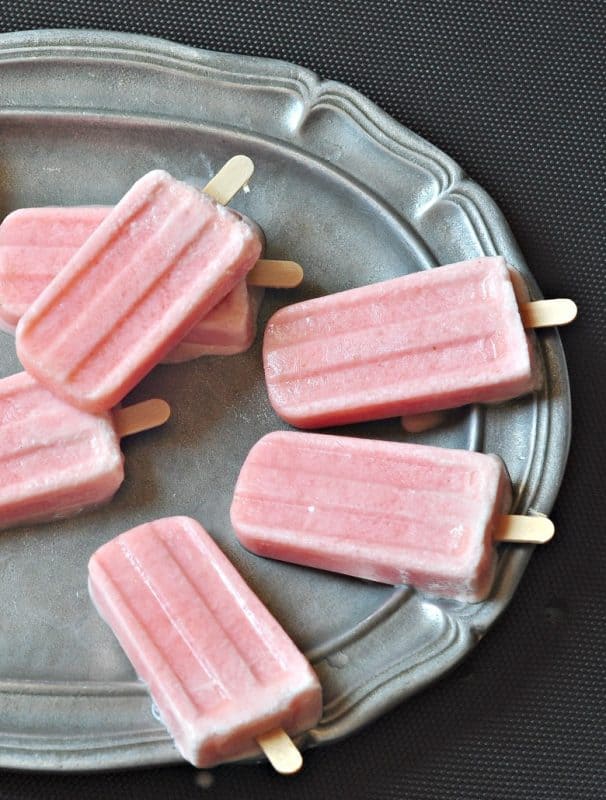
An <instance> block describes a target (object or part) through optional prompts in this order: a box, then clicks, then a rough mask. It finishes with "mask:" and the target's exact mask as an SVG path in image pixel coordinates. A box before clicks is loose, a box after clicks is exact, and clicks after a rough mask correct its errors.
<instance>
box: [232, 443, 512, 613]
mask: <svg viewBox="0 0 606 800" xmlns="http://www.w3.org/2000/svg"><path fill="white" fill-rule="evenodd" d="M510 504H511V486H510V483H509V478H508V476H507V473H506V470H505V467H504V465H503V463H502V461H501V460H500V459H499V458H497V456H493V455H485V454H482V453H474V452H467V451H461V450H451V449H446V448H438V447H429V446H426V445H412V444H403V443H397V442H386V441H374V440H369V439H355V438H350V437H342V436H329V435H324V434H316V433H298V432H292V431H291V432H286V431H279V432H275V433H270V434H268V435H267V436H265V437H264V438H263V439H261V440H260V441H259V442H258V443H257V444H256V445H255V446H254V447H253V448H252V450H251V451H250V453H249V455H248V457H247V458H246V461H245V463H244V465H243V467H242V470H241V472H240V476H239V478H238V481H237V484H236V488H235V492H234V499H233V503H232V507H231V520H232V524H233V527H234V530H235V531H236V535H237V536H238V538H239V540H240V541H241V542H242V544H243V545H244V546H245V547H246V548H248V549H249V550H251V551H252V552H254V553H257V554H258V555H262V556H267V557H270V558H276V559H280V560H283V561H292V562H294V563H298V564H304V565H306V566H311V567H316V568H319V569H325V570H331V571H335V572H342V573H345V574H348V575H354V576H356V577H359V578H366V579H368V580H374V581H379V582H382V583H389V584H401V583H406V584H412V585H414V586H416V587H417V588H419V589H421V590H423V591H425V592H428V593H430V594H433V595H440V596H443V597H450V598H455V599H458V600H463V601H468V602H478V601H480V600H482V599H484V598H485V597H486V595H487V594H488V592H489V590H490V587H491V584H492V580H493V573H494V566H495V560H496V557H495V549H494V547H493V539H494V538H495V532H496V530H497V527H498V525H499V523H500V519H501V517H502V515H504V514H506V513H507V512H508V510H509V506H510Z"/></svg>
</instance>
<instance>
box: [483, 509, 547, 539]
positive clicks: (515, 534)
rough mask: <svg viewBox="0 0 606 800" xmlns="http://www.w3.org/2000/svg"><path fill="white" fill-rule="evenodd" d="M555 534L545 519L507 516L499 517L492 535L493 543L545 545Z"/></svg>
mask: <svg viewBox="0 0 606 800" xmlns="http://www.w3.org/2000/svg"><path fill="white" fill-rule="evenodd" d="M554 532H555V528H554V525H553V522H552V521H551V520H550V519H548V518H547V517H525V516H522V515H520V514H507V515H505V516H503V517H501V519H500V522H499V526H498V528H497V531H496V533H495V535H494V541H495V542H514V543H517V544H545V542H548V541H549V540H550V539H551V537H552V536H553V534H554Z"/></svg>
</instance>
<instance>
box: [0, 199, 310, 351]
mask: <svg viewBox="0 0 606 800" xmlns="http://www.w3.org/2000/svg"><path fill="white" fill-rule="evenodd" d="M110 211H111V206H71V207H70V206H49V207H40V208H20V209H17V210H16V211H13V212H12V213H11V214H9V215H8V216H7V217H5V219H4V220H3V222H2V224H0V328H2V329H3V330H5V331H6V332H8V333H14V330H15V327H16V326H17V323H18V322H19V319H20V318H21V317H22V316H23V314H24V313H25V312H26V311H27V309H28V308H29V306H30V305H31V304H32V303H33V302H34V300H35V299H36V298H37V297H38V296H39V295H40V294H41V293H42V291H43V290H44V289H45V288H46V286H47V285H48V284H49V283H50V282H51V280H52V279H53V278H54V277H55V276H56V275H57V274H58V273H59V271H60V270H61V269H63V267H64V266H65V265H66V264H67V263H68V261H69V260H70V258H71V257H72V256H73V255H74V254H75V253H76V252H77V250H78V249H79V248H80V247H81V246H82V245H83V244H84V242H85V241H86V240H87V239H88V237H89V236H90V235H91V234H92V233H93V232H94V231H95V230H96V229H97V228H98V227H99V225H100V224H101V223H102V222H103V220H104V219H105V218H106V217H107V215H108V214H109V212H110ZM259 233H260V231H259ZM302 277H303V273H302V270H301V267H300V266H299V265H298V264H296V263H295V262H292V261H277V260H269V259H260V260H259V261H257V263H256V264H255V266H254V267H253V269H252V270H251V271H250V272H249V273H248V276H247V280H248V284H249V285H248V290H247V285H246V283H244V282H241V283H239V284H237V285H236V287H235V288H234V289H232V291H231V292H229V294H227V295H226V297H225V298H224V299H223V300H221V301H220V302H219V303H218V304H217V305H216V306H215V307H214V308H212V309H211V310H210V311H209V312H208V314H207V315H206V316H205V317H204V319H202V320H201V321H200V322H199V323H198V324H197V325H195V326H194V327H193V328H192V330H191V331H189V333H187V334H186V335H185V337H184V339H183V341H182V342H181V343H180V344H178V345H177V347H176V348H175V349H173V350H172V351H171V352H170V353H169V354H168V355H167V356H166V357H165V359H164V361H186V360H189V359H191V358H198V357H199V356H202V355H231V354H234V353H241V352H243V351H244V350H247V349H248V348H249V347H250V345H251V344H252V342H253V340H254V337H255V332H256V318H257V313H258V311H259V306H260V303H261V299H262V288H261V287H265V286H267V287H272V288H292V287H294V286H297V285H298V284H299V283H300V282H301V280H302Z"/></svg>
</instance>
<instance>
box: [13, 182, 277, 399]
mask: <svg viewBox="0 0 606 800" xmlns="http://www.w3.org/2000/svg"><path fill="white" fill-rule="evenodd" d="M261 247H262V244H261V240H260V238H259V236H258V234H257V233H256V232H255V231H254V230H253V229H252V228H251V226H249V225H248V224H246V223H245V222H244V221H242V220H241V219H240V218H239V217H238V216H237V215H236V214H235V213H234V212H232V211H230V210H229V209H227V208H225V207H224V206H221V205H220V204H218V203H216V202H215V201H214V200H212V199H211V198H210V197H208V196H207V195H204V194H202V193H200V192H198V191H197V190H196V189H194V188H192V187H191V186H188V185H187V184H184V183H181V182H180V181H177V180H175V179H174V178H172V177H171V176H170V175H169V174H168V173H166V172H163V171H161V170H156V171H153V172H150V173H148V174H147V175H145V176H144V177H143V178H141V179H140V180H139V181H137V183H135V185H134V186H133V187H132V188H131V189H130V191H129V192H127V194H126V195H125V196H124V197H123V198H122V200H121V201H120V202H119V203H118V205H117V206H115V208H114V209H113V210H112V211H111V213H110V214H109V215H108V216H107V217H106V218H105V220H104V221H103V222H102V223H101V224H100V225H99V227H98V228H96V230H95V231H94V232H93V233H92V234H91V236H89V238H88V239H87V240H86V241H85V243H84V244H83V245H82V247H81V248H80V249H79V250H78V251H77V252H76V253H75V255H74V256H73V257H72V258H71V260H70V261H69V262H68V264H67V265H66V266H65V267H64V268H63V269H62V270H61V272H60V273H59V274H58V275H57V276H56V277H55V278H54V279H53V280H52V281H51V283H50V284H49V285H48V286H47V287H46V289H44V291H43V292H42V294H41V295H40V296H39V297H38V298H36V300H34V302H33V303H32V305H31V306H30V307H29V309H28V310H27V311H26V312H25V314H24V315H23V317H21V320H20V321H19V324H18V326H17V337H16V338H17V353H18V355H19V358H20V359H21V362H22V364H23V365H24V366H25V368H26V369H27V370H28V372H30V373H31V374H32V375H34V376H35V377H36V378H37V379H38V380H39V381H40V382H41V383H43V384H44V385H46V386H47V387H48V388H50V389H51V390H52V391H53V392H55V393H56V394H57V395H58V396H60V397H62V398H63V399H65V400H67V401H68V402H70V403H72V404H74V405H76V406H78V407H80V408H83V409H85V410H87V411H103V410H106V409H108V408H111V407H112V406H113V405H115V404H117V403H118V402H119V401H120V400H121V399H122V398H123V397H124V395H125V394H126V393H127V392H128V391H130V389H132V388H133V386H135V385H136V384H137V383H138V382H139V381H140V380H141V379H142V378H143V377H144V376H145V375H146V374H147V373H148V372H149V371H150V370H151V369H152V368H153V367H154V366H155V364H157V363H158V362H159V361H160V360H161V359H162V358H163V357H164V356H165V355H166V354H167V353H168V352H169V351H170V350H171V349H172V348H173V347H175V346H176V345H177V344H178V343H179V342H180V341H181V340H182V339H183V337H184V336H185V335H186V334H187V333H188V332H189V331H190V330H191V329H192V328H193V327H194V325H195V324H196V323H197V322H198V321H199V320H200V319H202V318H203V317H204V316H205V315H206V314H207V313H208V311H210V309H211V308H213V307H214V306H215V305H217V303H219V302H220V301H221V300H222V299H223V298H224V297H225V296H226V295H227V294H228V292H229V291H231V290H232V289H233V288H234V287H235V286H236V284H237V283H239V282H240V281H242V280H243V279H244V278H245V276H246V273H247V272H248V271H249V270H250V269H251V268H252V266H253V265H254V263H255V262H256V261H257V259H258V258H259V255H260V253H261Z"/></svg>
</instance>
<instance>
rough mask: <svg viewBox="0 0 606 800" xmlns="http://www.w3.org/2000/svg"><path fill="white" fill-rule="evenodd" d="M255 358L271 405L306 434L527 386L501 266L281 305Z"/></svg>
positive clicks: (476, 266) (456, 269)
mask: <svg viewBox="0 0 606 800" xmlns="http://www.w3.org/2000/svg"><path fill="white" fill-rule="evenodd" d="M517 290H518V287H517V286H516V291H517ZM523 299H526V298H523ZM263 351H264V356H263V357H264V365H265V378H266V382H267V389H268V392H269V399H270V401H271V404H272V406H273V407H274V409H275V411H276V412H277V413H278V414H279V416H281V417H282V418H283V419H285V420H286V421H287V422H290V423H291V424H292V425H296V426H298V427H305V428H319V427H323V426H327V425H341V424H347V423H350V422H360V421H364V420H370V419H381V418H385V417H391V416H400V415H416V414H422V413H425V412H428V411H436V410H439V409H444V408H453V407H457V406H461V405H466V404H467V403H472V402H482V403H486V402H499V401H502V400H506V399H509V398H512V397H516V396H518V395H521V394H525V393H526V392H529V391H531V390H532V389H533V388H534V386H535V380H536V379H535V376H534V375H533V369H532V345H531V343H530V341H529V338H528V336H527V334H526V333H525V331H524V328H523V325H522V320H521V317H520V313H519V310H518V302H517V299H516V292H515V291H514V286H513V284H512V280H511V278H510V272H509V269H508V267H507V265H506V263H505V261H504V259H503V258H500V257H494V258H478V259H474V260H472V261H465V262H461V263H458V264H451V265H449V266H445V267H439V268H437V269H432V270H428V271H425V272H418V273H413V274H411V275H406V276H403V277H401V278H396V279H394V280H390V281H385V282H383V283H377V284H374V285H371V286H365V287H362V288H359V289H351V290H349V291H346V292H341V293H339V294H334V295H329V296H326V297H320V298H318V299H315V300H308V301H305V302H303V303H298V304H295V305H291V306H287V307H286V308H283V309H281V310H280V311H278V312H277V313H276V314H274V316H273V317H272V318H271V319H270V321H269V323H268V325H267V327H266V331H265V338H264V344H263Z"/></svg>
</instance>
